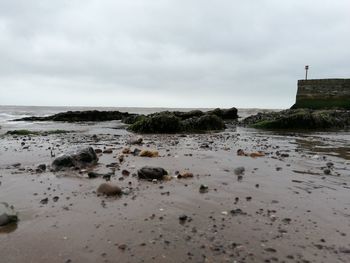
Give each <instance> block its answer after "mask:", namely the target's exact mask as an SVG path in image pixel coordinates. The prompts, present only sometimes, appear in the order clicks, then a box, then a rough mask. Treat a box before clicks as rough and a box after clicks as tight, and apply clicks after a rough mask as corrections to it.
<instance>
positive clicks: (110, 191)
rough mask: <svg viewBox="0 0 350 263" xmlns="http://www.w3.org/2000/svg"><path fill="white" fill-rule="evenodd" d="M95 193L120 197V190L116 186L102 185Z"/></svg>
mask: <svg viewBox="0 0 350 263" xmlns="http://www.w3.org/2000/svg"><path fill="white" fill-rule="evenodd" d="M97 193H98V194H103V195H107V196H113V195H121V194H122V189H121V188H120V187H119V186H117V185H113V184H107V183H103V184H101V185H100V186H99V187H98V188H97Z"/></svg>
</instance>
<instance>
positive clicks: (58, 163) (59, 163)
mask: <svg viewBox="0 0 350 263" xmlns="http://www.w3.org/2000/svg"><path fill="white" fill-rule="evenodd" d="M97 161H98V157H97V155H96V152H95V150H94V149H93V148H92V147H87V148H83V149H81V150H78V151H76V152H74V153H72V154H64V155H61V156H59V157H57V158H56V159H55V160H54V161H53V162H52V166H53V168H54V170H55V171H59V170H62V169H65V168H70V167H77V168H82V167H85V166H88V165H93V164H96V163H97Z"/></svg>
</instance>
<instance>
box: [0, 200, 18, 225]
mask: <svg viewBox="0 0 350 263" xmlns="http://www.w3.org/2000/svg"><path fill="white" fill-rule="evenodd" d="M17 221H18V216H17V212H15V210H14V208H13V206H9V205H8V204H7V203H4V202H2V203H0V226H5V225H8V224H11V223H16V222H17Z"/></svg>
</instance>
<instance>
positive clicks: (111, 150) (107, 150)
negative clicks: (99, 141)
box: [103, 148, 113, 154]
mask: <svg viewBox="0 0 350 263" xmlns="http://www.w3.org/2000/svg"><path fill="white" fill-rule="evenodd" d="M103 153H106V154H111V153H113V149H111V148H109V149H106V150H104V151H103Z"/></svg>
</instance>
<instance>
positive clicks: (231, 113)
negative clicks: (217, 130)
mask: <svg viewBox="0 0 350 263" xmlns="http://www.w3.org/2000/svg"><path fill="white" fill-rule="evenodd" d="M237 112H238V110H237V109H236V108H230V109H219V108H217V109H215V110H212V111H209V112H208V113H210V114H214V115H216V116H218V117H219V118H222V119H224V120H235V119H237V118H238V114H237Z"/></svg>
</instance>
